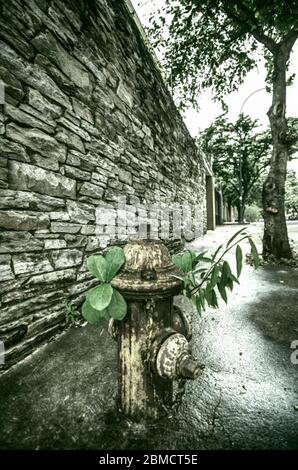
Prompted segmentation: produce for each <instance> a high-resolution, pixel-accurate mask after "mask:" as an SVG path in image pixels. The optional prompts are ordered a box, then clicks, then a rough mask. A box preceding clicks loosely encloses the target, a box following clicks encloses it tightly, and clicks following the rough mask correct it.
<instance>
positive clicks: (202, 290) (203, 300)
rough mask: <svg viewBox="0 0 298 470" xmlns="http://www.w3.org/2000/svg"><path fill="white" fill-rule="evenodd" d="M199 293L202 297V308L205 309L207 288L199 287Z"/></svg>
mask: <svg viewBox="0 0 298 470" xmlns="http://www.w3.org/2000/svg"><path fill="white" fill-rule="evenodd" d="M199 295H200V299H201V305H202V309H203V310H205V290H204V289H199Z"/></svg>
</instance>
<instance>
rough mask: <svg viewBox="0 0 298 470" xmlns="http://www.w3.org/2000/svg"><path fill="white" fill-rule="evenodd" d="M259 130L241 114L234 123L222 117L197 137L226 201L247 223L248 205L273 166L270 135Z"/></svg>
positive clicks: (239, 219)
mask: <svg viewBox="0 0 298 470" xmlns="http://www.w3.org/2000/svg"><path fill="white" fill-rule="evenodd" d="M256 128H257V121H256V120H253V119H251V118H250V117H249V116H244V115H243V114H241V115H240V116H239V118H238V120H237V121H236V122H235V123H233V122H229V121H228V120H227V119H226V117H225V115H221V116H219V117H217V118H216V120H215V121H214V123H213V124H212V125H211V126H210V127H208V128H207V129H205V130H204V131H203V132H202V133H201V134H200V135H199V137H198V144H199V146H200V147H201V148H202V150H203V152H204V153H205V154H206V155H207V156H208V157H209V158H210V157H211V159H212V168H213V172H214V174H215V176H216V181H217V183H219V185H220V186H221V189H222V191H223V195H224V196H225V199H226V201H227V202H228V204H229V205H233V206H236V207H237V211H238V221H239V222H243V220H244V212H245V207H246V205H247V204H250V203H252V202H254V193H255V192H256V190H257V189H258V186H260V178H261V176H262V175H264V173H265V172H266V169H267V168H268V166H269V164H270V154H271V149H272V144H271V136H270V133H268V132H261V133H260V132H259V133H256V131H255V129H256Z"/></svg>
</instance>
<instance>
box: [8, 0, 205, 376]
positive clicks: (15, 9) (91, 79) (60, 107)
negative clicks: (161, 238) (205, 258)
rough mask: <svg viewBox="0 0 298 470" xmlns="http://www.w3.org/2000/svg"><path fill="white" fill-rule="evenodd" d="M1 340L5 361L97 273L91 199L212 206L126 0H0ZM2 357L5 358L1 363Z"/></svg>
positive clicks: (53, 323) (34, 339) (54, 327)
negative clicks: (1, 98) (89, 264)
mask: <svg viewBox="0 0 298 470" xmlns="http://www.w3.org/2000/svg"><path fill="white" fill-rule="evenodd" d="M0 8H1V10H0V80H2V82H3V84H4V86H5V104H2V105H0V106H1V114H0V229H1V233H0V246H1V250H0V281H1V282H0V294H1V304H0V308H1V310H0V339H1V340H2V341H4V342H5V348H6V353H7V354H6V364H5V366H4V367H7V366H9V365H11V364H13V363H15V362H16V361H18V360H20V359H21V358H23V357H25V356H26V355H27V354H29V353H30V352H32V350H34V348H35V347H36V346H37V345H38V344H41V343H43V342H44V341H46V340H48V339H49V338H51V337H52V336H53V335H55V334H57V333H58V332H59V331H60V330H61V328H62V326H63V324H64V319H65V302H71V303H72V304H73V305H74V306H79V305H80V303H81V302H82V298H83V296H84V291H86V289H88V288H89V287H90V286H92V285H93V284H94V282H95V281H94V280H93V279H92V278H91V276H90V275H89V273H88V272H87V271H86V267H85V261H86V258H87V257H88V256H89V255H90V254H92V253H94V252H99V251H100V249H101V248H100V245H99V240H98V236H96V234H95V209H96V207H97V205H98V204H99V203H100V202H101V201H107V202H109V203H111V204H113V203H115V201H116V199H117V196H118V195H122V196H123V195H126V196H127V197H128V198H130V201H131V202H133V198H134V197H137V198H139V200H140V201H142V202H144V201H146V202H155V201H162V202H165V203H168V202H178V203H182V202H187V203H192V204H199V206H200V207H201V209H202V212H201V220H200V227H201V230H203V225H204V211H205V187H204V186H205V184H204V182H205V175H204V170H203V163H202V161H201V158H200V156H199V155H198V154H197V153H196V149H195V146H194V143H193V141H192V139H191V137H190V135H189V133H188V131H187V129H186V127H185V125H184V124H183V122H182V119H181V117H180V115H179V113H178V112H177V110H176V109H175V106H174V104H173V101H172V99H171V97H170V95H169V93H168V91H167V89H166V88H165V86H164V84H163V82H162V80H161V77H160V74H159V72H158V71H157V70H156V68H155V66H154V64H153V61H152V59H151V57H150V54H149V53H148V51H147V50H146V48H145V46H144V44H143V42H142V39H141V36H140V34H139V31H138V29H137V27H136V26H135V24H134V21H133V20H132V19H131V17H130V15H129V12H128V10H127V9H126V7H125V4H124V2H123V1H122V0H92V1H91V0H89V1H88V2H87V1H86V0H85V1H83V0H54V1H48V0H22V1H21V0H10V1H6V0H1V1H0ZM2 367H3V366H2Z"/></svg>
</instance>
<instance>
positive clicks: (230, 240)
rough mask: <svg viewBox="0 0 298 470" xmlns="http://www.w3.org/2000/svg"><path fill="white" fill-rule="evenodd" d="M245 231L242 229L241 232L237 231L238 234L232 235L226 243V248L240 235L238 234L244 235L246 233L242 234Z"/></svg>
mask: <svg viewBox="0 0 298 470" xmlns="http://www.w3.org/2000/svg"><path fill="white" fill-rule="evenodd" d="M245 230H246V229H245V228H242V229H241V230H238V232H236V233H234V235H233V236H232V237H231V238H230V239H229V241H228V243H227V248H228V247H229V246H230V244H231V243H232V241H233V240H235V238H236V237H237V236H238V235H240V233H242V235H246V233H244V231H245Z"/></svg>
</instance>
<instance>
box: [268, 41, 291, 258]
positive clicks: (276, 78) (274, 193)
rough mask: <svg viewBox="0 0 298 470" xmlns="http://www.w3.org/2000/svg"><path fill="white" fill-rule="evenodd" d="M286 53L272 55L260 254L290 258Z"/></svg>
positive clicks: (281, 50) (279, 51) (281, 47)
mask: <svg viewBox="0 0 298 470" xmlns="http://www.w3.org/2000/svg"><path fill="white" fill-rule="evenodd" d="M288 56H289V54H288V52H287V50H286V48H285V47H283V46H280V47H279V48H277V50H276V52H275V54H274V71H273V95H272V105H271V107H270V109H269V111H268V113H267V114H268V117H269V121H270V127H271V132H272V140H273V152H272V157H271V163H270V170H269V174H268V176H267V178H266V180H265V182H264V186H263V210H264V238H263V257H264V258H267V257H268V256H269V255H273V256H274V257H275V258H277V259H280V258H291V257H292V253H291V248H290V244H289V239H288V232H287V225H286V218H285V182H286V175H287V160H288V145H287V141H286V137H287V121H286V114H285V113H286V66H287V60H288Z"/></svg>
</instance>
